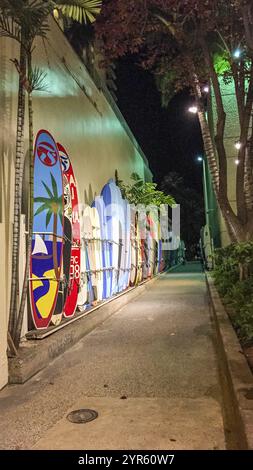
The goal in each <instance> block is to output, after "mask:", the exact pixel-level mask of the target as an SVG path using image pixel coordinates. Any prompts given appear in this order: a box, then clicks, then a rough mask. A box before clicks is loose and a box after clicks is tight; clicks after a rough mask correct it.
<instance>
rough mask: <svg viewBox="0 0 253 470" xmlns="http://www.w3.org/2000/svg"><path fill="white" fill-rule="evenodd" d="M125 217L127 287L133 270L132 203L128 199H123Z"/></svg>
mask: <svg viewBox="0 0 253 470" xmlns="http://www.w3.org/2000/svg"><path fill="white" fill-rule="evenodd" d="M123 209H124V219H125V243H124V248H125V271H124V284H123V288H124V289H127V287H128V286H129V282H130V271H131V238H130V230H131V214H130V204H129V202H128V201H127V200H126V199H123Z"/></svg>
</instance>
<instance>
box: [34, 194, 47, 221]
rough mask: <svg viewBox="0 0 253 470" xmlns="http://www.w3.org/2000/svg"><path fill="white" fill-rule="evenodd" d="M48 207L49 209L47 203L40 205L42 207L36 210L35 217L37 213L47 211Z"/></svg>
mask: <svg viewBox="0 0 253 470" xmlns="http://www.w3.org/2000/svg"><path fill="white" fill-rule="evenodd" d="M34 202H36V198H35V199H34ZM46 209H48V206H47V204H42V206H40V207H39V208H38V209H37V210H36V212H35V214H34V217H35V216H36V215H38V214H40V213H41V212H43V211H45V210H46Z"/></svg>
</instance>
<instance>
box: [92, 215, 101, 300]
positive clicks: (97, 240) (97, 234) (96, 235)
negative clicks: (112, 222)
mask: <svg viewBox="0 0 253 470" xmlns="http://www.w3.org/2000/svg"><path fill="white" fill-rule="evenodd" d="M90 213H91V224H92V239H93V240H92V243H93V249H94V257H95V262H94V267H95V273H94V275H95V285H96V300H97V301H98V302H100V301H101V300H102V299H103V272H102V268H103V263H102V245H101V227H100V220H99V215H98V211H97V209H96V207H91V211H90Z"/></svg>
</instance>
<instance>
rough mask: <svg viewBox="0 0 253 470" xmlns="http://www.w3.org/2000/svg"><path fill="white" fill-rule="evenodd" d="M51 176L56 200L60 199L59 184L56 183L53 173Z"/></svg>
mask: <svg viewBox="0 0 253 470" xmlns="http://www.w3.org/2000/svg"><path fill="white" fill-rule="evenodd" d="M50 175H51V183H52V188H53V195H54V198H56V199H57V198H58V188H57V183H56V181H55V178H54V176H53V175H52V173H50Z"/></svg>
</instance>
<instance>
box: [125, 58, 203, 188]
mask: <svg viewBox="0 0 253 470" xmlns="http://www.w3.org/2000/svg"><path fill="white" fill-rule="evenodd" d="M116 75H117V80H116V86H117V91H116V95H117V98H118V103H117V104H118V106H119V108H120V110H121V112H122V114H123V116H124V117H125V119H126V121H127V123H128V125H129V127H130V129H131V130H132V132H133V134H134V135H135V137H136V139H137V141H138V143H139V144H140V146H141V148H142V150H143V151H144V153H145V155H146V157H147V159H148V161H149V164H150V168H151V171H152V172H153V175H154V181H155V182H158V183H159V182H160V181H161V179H162V178H163V176H164V175H166V174H168V173H169V172H171V171H176V172H177V173H179V174H180V175H181V176H183V177H184V180H185V184H186V185H187V186H189V187H192V188H193V189H195V190H197V191H198V192H200V193H201V194H202V167H201V164H200V163H198V162H197V161H196V156H197V155H199V154H201V153H202V152H203V146H202V139H201V134H200V128H199V124H198V119H197V118H196V116H194V115H192V114H191V113H189V112H187V109H188V107H189V104H190V103H192V97H191V96H190V95H189V93H187V91H185V92H182V93H180V94H179V95H177V96H176V97H175V98H173V100H172V101H171V102H170V104H169V106H168V108H167V109H164V108H162V106H161V98H160V94H159V92H158V91H157V89H156V85H155V82H154V79H153V77H152V75H151V74H150V73H149V72H148V71H145V70H143V69H141V68H140V67H139V66H137V65H136V59H135V58H134V57H131V56H130V57H125V58H123V59H120V60H119V61H118V63H117V68H116Z"/></svg>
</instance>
